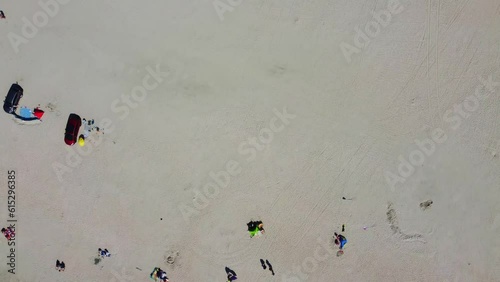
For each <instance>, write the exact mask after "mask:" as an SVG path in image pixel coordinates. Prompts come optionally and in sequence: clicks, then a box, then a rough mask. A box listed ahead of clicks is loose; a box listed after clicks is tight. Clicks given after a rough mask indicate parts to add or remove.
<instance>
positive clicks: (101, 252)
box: [97, 248, 111, 258]
mask: <svg viewBox="0 0 500 282" xmlns="http://www.w3.org/2000/svg"><path fill="white" fill-rule="evenodd" d="M97 252H98V253H99V256H101V257H102V258H104V257H108V258H109V257H110V256H111V253H110V252H109V251H108V249H104V250H103V249H101V248H99V249H98V250H97Z"/></svg>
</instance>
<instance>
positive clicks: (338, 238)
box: [334, 232, 347, 250]
mask: <svg viewBox="0 0 500 282" xmlns="http://www.w3.org/2000/svg"><path fill="white" fill-rule="evenodd" d="M334 234H335V245H340V246H339V249H341V250H342V249H343V248H344V246H345V244H347V239H346V238H345V237H344V236H343V235H342V234H337V232H335V233H334Z"/></svg>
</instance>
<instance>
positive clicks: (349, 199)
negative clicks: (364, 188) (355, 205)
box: [342, 197, 354, 201]
mask: <svg viewBox="0 0 500 282" xmlns="http://www.w3.org/2000/svg"><path fill="white" fill-rule="evenodd" d="M342 200H346V201H352V200H354V198H346V197H342Z"/></svg>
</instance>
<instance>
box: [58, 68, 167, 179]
mask: <svg viewBox="0 0 500 282" xmlns="http://www.w3.org/2000/svg"><path fill="white" fill-rule="evenodd" d="M146 71H147V74H146V75H145V76H144V77H143V79H142V84H141V85H137V86H135V87H134V88H132V90H131V91H130V94H127V95H125V94H122V95H121V97H120V98H119V99H116V100H114V101H113V102H112V103H111V106H110V108H111V111H112V112H113V113H115V114H117V115H118V119H119V120H124V119H125V118H126V117H128V115H129V114H130V111H131V109H136V108H137V107H138V106H139V104H140V103H142V102H143V101H144V100H145V99H146V98H147V96H148V95H149V93H150V92H152V91H153V90H155V89H156V88H158V87H159V86H160V84H161V83H163V82H164V81H165V80H166V79H167V78H171V79H172V80H170V81H169V82H172V81H173V75H172V73H171V72H170V71H167V72H164V71H162V70H160V65H159V64H156V66H155V68H152V67H151V66H147V67H146ZM98 124H99V128H104V129H105V131H106V133H111V132H113V131H114V129H115V126H114V123H113V120H112V119H110V118H104V119H102V120H101V122H100V123H98ZM103 138H104V137H103V135H102V134H93V135H91V136H90V137H89V138H88V139H87V140H88V141H87V142H85V146H84V147H80V146H78V145H74V146H64V147H65V149H66V151H67V154H66V159H65V163H64V164H62V163H60V162H54V163H52V168H53V169H54V172H55V174H56V176H57V179H58V180H59V182H63V180H64V179H63V176H64V174H66V173H70V172H72V171H73V169H75V168H76V167H78V166H79V165H80V164H81V163H82V161H83V157H84V156H88V155H90V154H92V152H93V151H94V150H95V149H96V148H97V147H98V146H99V145H100V144H102V142H103Z"/></svg>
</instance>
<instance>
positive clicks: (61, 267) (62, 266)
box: [56, 260, 66, 272]
mask: <svg viewBox="0 0 500 282" xmlns="http://www.w3.org/2000/svg"><path fill="white" fill-rule="evenodd" d="M56 269H57V270H59V272H61V271H64V270H65V269H66V264H65V263H64V261H59V260H56Z"/></svg>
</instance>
